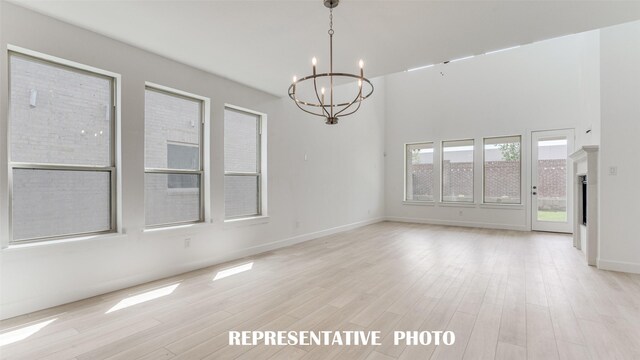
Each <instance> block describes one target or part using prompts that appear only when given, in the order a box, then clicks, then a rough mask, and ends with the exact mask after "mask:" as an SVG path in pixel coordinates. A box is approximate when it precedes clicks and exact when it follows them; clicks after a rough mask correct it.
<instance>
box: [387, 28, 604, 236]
mask: <svg viewBox="0 0 640 360" xmlns="http://www.w3.org/2000/svg"><path fill="white" fill-rule="evenodd" d="M386 84H387V89H386V94H387V98H386V112H387V114H386V123H385V124H386V130H385V133H386V137H385V152H386V179H385V196H386V199H385V204H386V214H387V219H391V220H398V221H411V222H425V223H434V224H445V225H460V226H474V227H489V228H503V229H514V230H529V229H530V213H531V211H530V192H529V191H528V190H529V188H530V179H529V178H530V163H529V159H530V137H531V131H534V130H552V129H563V128H573V129H575V134H576V141H575V146H576V147H578V146H582V145H588V144H596V145H597V144H599V138H600V134H599V131H600V108H599V100H600V98H599V96H600V95H599V33H598V31H591V32H587V33H581V34H576V35H571V36H565V37H561V38H556V39H551V40H547V41H542V42H537V43H533V44H528V45H524V46H521V47H519V48H516V49H512V50H507V51H504V52H499V53H494V54H487V55H481V56H476V57H474V58H471V59H467V60H462V61H459V62H451V63H449V64H438V65H435V66H434V67H431V68H427V69H423V70H417V71H412V72H403V73H398V74H394V75H389V76H387V77H386ZM589 129H591V132H589V133H587V130H589ZM503 135H522V139H523V145H522V149H523V151H522V183H521V198H522V205H521V206H510V207H506V206H503V207H502V208H500V207H497V206H484V205H481V204H479V202H480V199H481V196H482V182H481V181H480V179H482V154H481V149H482V147H481V145H480V144H481V143H482V139H483V137H491V136H503ZM470 138H473V139H475V141H476V147H475V149H476V152H475V166H474V173H475V177H474V179H475V183H474V194H475V204H474V205H472V206H464V205H449V204H447V206H445V205H442V204H438V203H435V204H434V205H432V206H424V205H415V204H405V203H404V202H403V198H404V194H403V191H404V183H403V182H404V144H405V143H411V142H426V141H433V142H435V143H436V144H438V143H440V142H441V141H443V140H458V139H470ZM437 183H438V184H439V182H437Z"/></svg>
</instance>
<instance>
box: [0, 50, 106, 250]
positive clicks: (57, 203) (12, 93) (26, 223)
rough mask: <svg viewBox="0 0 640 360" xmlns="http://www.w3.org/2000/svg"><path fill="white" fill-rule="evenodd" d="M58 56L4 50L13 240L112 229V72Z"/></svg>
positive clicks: (29, 239) (20, 240)
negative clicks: (72, 63)
mask: <svg viewBox="0 0 640 360" xmlns="http://www.w3.org/2000/svg"><path fill="white" fill-rule="evenodd" d="M43 57H45V56H43ZM59 62H60V63H61V62H64V61H62V60H60V61H58V60H56V61H55V62H54V61H48V60H43V59H40V58H36V57H32V56H28V55H24V54H21V53H17V52H12V51H11V52H9V77H10V81H9V82H10V86H9V103H10V107H9V108H10V111H9V130H10V137H9V144H10V145H9V149H10V157H9V166H10V170H9V176H10V184H12V185H11V241H12V242H26V241H37V240H44V239H52V238H59V237H68V236H74V235H83V234H94V233H101V232H111V231H115V229H116V216H115V208H116V204H115V184H116V181H115V179H116V177H115V176H116V173H115V172H116V168H115V156H114V144H115V141H114V139H115V120H114V113H115V112H114V109H115V99H114V89H115V87H114V83H115V80H114V78H113V77H109V76H105V75H102V74H98V73H96V72H91V71H87V70H81V69H79V68H77V67H82V68H87V67H85V66H82V65H77V67H71V66H68V65H62V64H60V63H59Z"/></svg>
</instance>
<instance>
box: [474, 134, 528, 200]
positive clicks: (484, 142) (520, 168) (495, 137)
mask: <svg viewBox="0 0 640 360" xmlns="http://www.w3.org/2000/svg"><path fill="white" fill-rule="evenodd" d="M514 137H517V138H518V139H519V142H520V154H519V155H520V159H519V165H520V166H519V168H518V176H519V180H520V181H518V194H519V195H518V197H519V202H517V203H500V202H487V201H486V189H485V185H486V183H487V180H486V171H485V145H486V140H488V139H501V138H514ZM523 149H524V147H523V146H522V135H503V136H487V137H484V138H482V205H490V206H506V207H509V206H520V205H522V204H523V203H522V178H523V176H522V151H523Z"/></svg>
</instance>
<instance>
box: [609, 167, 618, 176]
mask: <svg viewBox="0 0 640 360" xmlns="http://www.w3.org/2000/svg"><path fill="white" fill-rule="evenodd" d="M609 175H611V176H616V175H618V167H617V166H609Z"/></svg>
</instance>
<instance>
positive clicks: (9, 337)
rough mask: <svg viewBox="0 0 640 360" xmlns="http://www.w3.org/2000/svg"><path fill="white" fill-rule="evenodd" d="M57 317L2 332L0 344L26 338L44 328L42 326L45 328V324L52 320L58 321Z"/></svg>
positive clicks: (3, 344)
mask: <svg viewBox="0 0 640 360" xmlns="http://www.w3.org/2000/svg"><path fill="white" fill-rule="evenodd" d="M57 319H58V318H55V319H51V320H46V321H42V322H39V323H37V324H33V325H29V326H25V327H23V328H20V329H16V330H12V331H8V332H6V333H3V334H0V346H5V345H9V344H12V343H14V342H18V341H20V340H24V339H26V338H28V337H29V336H31V335H33V334H35V333H37V332H38V331H40V330H42V328H44V327H45V326H47V325H49V324H51V323H52V322H54V321H56V320H57Z"/></svg>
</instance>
